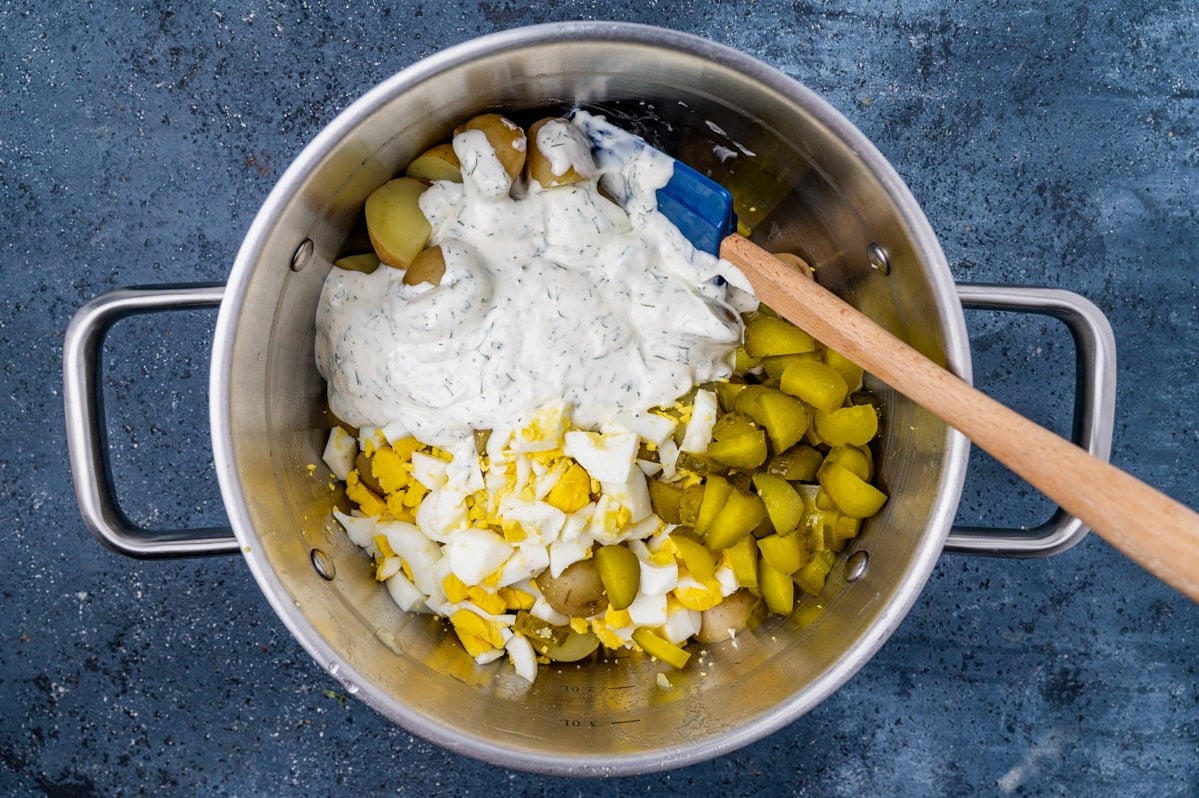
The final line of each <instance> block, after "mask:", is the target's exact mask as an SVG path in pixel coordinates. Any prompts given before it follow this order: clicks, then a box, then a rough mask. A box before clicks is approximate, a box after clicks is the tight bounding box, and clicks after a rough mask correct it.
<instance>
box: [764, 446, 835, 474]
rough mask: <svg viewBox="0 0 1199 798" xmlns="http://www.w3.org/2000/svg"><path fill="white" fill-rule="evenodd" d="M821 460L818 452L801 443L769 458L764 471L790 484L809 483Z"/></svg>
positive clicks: (821, 457)
mask: <svg viewBox="0 0 1199 798" xmlns="http://www.w3.org/2000/svg"><path fill="white" fill-rule="evenodd" d="M823 460H824V456H823V455H822V454H820V452H819V451H817V450H816V449H813V448H812V447H811V446H805V445H803V444H802V443H801V444H798V445H796V446H792V447H791V448H790V449H788V450H787V451H785V452H781V453H779V454H776V455H775V456H774V457H772V458H770V462H769V463H768V464H767V465H766V471H767V472H768V473H771V474H774V475H776V476H780V477H782V478H783V479H785V480H788V481H790V482H811V481H812V480H814V479H816V472H817V471H818V470H819V469H820V463H821V462H822V461H823Z"/></svg>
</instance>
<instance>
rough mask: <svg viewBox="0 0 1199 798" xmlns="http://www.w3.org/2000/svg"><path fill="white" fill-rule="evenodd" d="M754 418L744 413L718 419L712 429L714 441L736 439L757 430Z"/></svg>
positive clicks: (727, 414)
mask: <svg viewBox="0 0 1199 798" xmlns="http://www.w3.org/2000/svg"><path fill="white" fill-rule="evenodd" d="M757 429H758V427H757V425H755V424H754V421H753V419H752V418H750V417H749V416H747V415H744V414H742V413H725V414H724V415H722V416H721V417H720V418H718V419H716V424H715V425H714V426H713V427H712V440H716V441H722V440H724V439H725V438H735V437H737V436H738V435H745V434H747V433H750V432H754V431H755V430H757Z"/></svg>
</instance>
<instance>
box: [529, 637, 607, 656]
mask: <svg viewBox="0 0 1199 798" xmlns="http://www.w3.org/2000/svg"><path fill="white" fill-rule="evenodd" d="M566 631H567V634H566V639H565V640H563V641H562V642H561V643H559V644H553V643H551V644H549V645H547V646H545V648H544V650H543V649H541V648H538V646H537V645H536V644H534V645H533V648H534V650H535V651H537V653H538V654H542V655H544V656H547V657H549V658H550V659H552V660H553V661H554V662H578V661H579V660H581V659H583V658H584V657H588V656H591V655H592V654H594V653H595V650H596V649H597V648H599V644H600V641H599V638H598V637H596V636H595V634H594V633H592V632H584V633H583V634H579V633H578V632H576V631H574V630H573V629H567V630H566Z"/></svg>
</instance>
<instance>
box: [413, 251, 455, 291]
mask: <svg viewBox="0 0 1199 798" xmlns="http://www.w3.org/2000/svg"><path fill="white" fill-rule="evenodd" d="M443 276H445V254H444V253H443V252H442V251H441V247H429V248H428V249H424V250H421V252H420V254H418V255H417V256H416V257H415V258H413V259H412V263H410V264H408V270H407V271H406V272H404V284H405V285H416V284H417V283H432V284H433V285H441V278H442V277H443Z"/></svg>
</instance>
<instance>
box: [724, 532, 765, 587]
mask: <svg viewBox="0 0 1199 798" xmlns="http://www.w3.org/2000/svg"><path fill="white" fill-rule="evenodd" d="M724 558H725V562H726V563H728V566H729V568H732V569H733V576H735V577H736V578H737V584H738V585H740V586H741V587H744V588H747V589H749V590H752V591H754V592H757V590H758V542H757V540H755V539H754V536H753V535H746V536H745V537H743V538H741V539H740V540H738V541H737V542H736V543H734V544H733V545H731V546H729V547H728V548H727V549H725V550H724Z"/></svg>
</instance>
